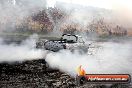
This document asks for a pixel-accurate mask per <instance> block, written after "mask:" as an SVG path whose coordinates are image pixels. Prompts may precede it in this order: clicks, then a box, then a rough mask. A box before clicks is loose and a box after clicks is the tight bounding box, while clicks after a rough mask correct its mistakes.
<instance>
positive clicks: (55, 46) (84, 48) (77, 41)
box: [36, 34, 93, 53]
mask: <svg viewBox="0 0 132 88" xmlns="http://www.w3.org/2000/svg"><path fill="white" fill-rule="evenodd" d="M91 46H93V45H91V43H85V42H84V40H83V38H82V37H81V36H78V35H71V34H63V35H62V37H61V38H60V39H59V40H43V41H42V40H41V41H38V42H37V43H36V47H37V48H43V49H46V50H50V51H54V52H57V51H59V50H62V49H68V50H71V51H74V50H78V51H79V52H81V53H89V52H88V50H89V49H92V48H93V47H91Z"/></svg>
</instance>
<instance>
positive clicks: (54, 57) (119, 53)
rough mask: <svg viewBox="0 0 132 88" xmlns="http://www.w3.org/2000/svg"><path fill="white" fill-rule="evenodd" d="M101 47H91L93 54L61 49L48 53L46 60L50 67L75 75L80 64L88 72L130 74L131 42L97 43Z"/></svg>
mask: <svg viewBox="0 0 132 88" xmlns="http://www.w3.org/2000/svg"><path fill="white" fill-rule="evenodd" d="M97 44H98V45H99V46H100V47H101V48H99V49H97V48H93V50H94V53H95V52H96V53H95V54H93V55H88V54H83V55H82V54H80V53H79V52H70V51H69V50H62V51H60V52H58V53H49V54H48V55H47V57H46V61H47V62H48V64H49V65H50V66H51V67H52V68H59V69H60V70H61V71H64V72H67V73H68V74H70V75H72V76H75V75H76V74H77V68H78V67H79V66H80V65H82V67H83V68H84V69H85V71H86V73H88V74H92V73H94V74H110V73H112V74H123V73H126V74H132V69H131V66H132V60H131V53H130V52H131V49H132V46H131V43H114V42H105V43H97Z"/></svg>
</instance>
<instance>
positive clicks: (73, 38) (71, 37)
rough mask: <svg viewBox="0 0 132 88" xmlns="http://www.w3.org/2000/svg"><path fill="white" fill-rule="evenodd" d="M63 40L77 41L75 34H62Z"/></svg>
mask: <svg viewBox="0 0 132 88" xmlns="http://www.w3.org/2000/svg"><path fill="white" fill-rule="evenodd" d="M62 39H63V40H66V41H71V42H77V37H76V36H75V35H63V37H62Z"/></svg>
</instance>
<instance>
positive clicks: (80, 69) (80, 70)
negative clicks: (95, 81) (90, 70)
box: [78, 65, 86, 76]
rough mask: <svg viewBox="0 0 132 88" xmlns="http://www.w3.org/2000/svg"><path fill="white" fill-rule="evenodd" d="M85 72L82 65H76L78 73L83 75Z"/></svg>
mask: <svg viewBox="0 0 132 88" xmlns="http://www.w3.org/2000/svg"><path fill="white" fill-rule="evenodd" d="M85 74H86V72H85V70H84V69H83V68H82V65H80V66H79V67H78V75H79V76H84V75H85Z"/></svg>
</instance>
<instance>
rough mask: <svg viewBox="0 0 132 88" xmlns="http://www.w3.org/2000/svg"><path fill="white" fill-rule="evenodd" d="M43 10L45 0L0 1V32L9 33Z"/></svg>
mask: <svg viewBox="0 0 132 88" xmlns="http://www.w3.org/2000/svg"><path fill="white" fill-rule="evenodd" d="M45 8H46V0H0V25H1V26H0V30H6V31H8V32H9V31H11V30H13V29H15V26H16V25H18V24H21V23H22V22H23V21H26V20H25V19H26V18H27V17H29V16H31V15H33V14H34V13H37V12H39V11H40V10H43V9H45Z"/></svg>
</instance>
